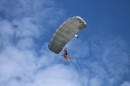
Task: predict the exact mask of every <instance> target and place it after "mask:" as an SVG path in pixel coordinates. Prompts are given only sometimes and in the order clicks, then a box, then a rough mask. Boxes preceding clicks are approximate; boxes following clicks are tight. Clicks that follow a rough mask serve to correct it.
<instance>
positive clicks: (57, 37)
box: [48, 16, 87, 54]
mask: <svg viewBox="0 0 130 86" xmlns="http://www.w3.org/2000/svg"><path fill="white" fill-rule="evenodd" d="M86 25H87V24H86V22H85V21H84V20H83V19H82V18H81V17H79V16H75V17H72V18H69V19H67V20H66V21H64V22H63V23H62V24H61V25H60V26H59V27H58V28H57V29H56V31H55V32H54V34H53V36H52V38H51V40H50V42H49V44H48V48H49V49H50V50H51V51H52V52H54V53H56V54H58V53H60V52H61V50H62V49H63V47H64V46H65V45H66V44H67V43H68V42H69V41H70V39H71V38H72V37H73V36H74V35H75V34H76V33H77V32H78V31H79V30H81V29H83V28H85V27H86Z"/></svg>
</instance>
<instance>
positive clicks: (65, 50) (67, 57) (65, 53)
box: [62, 48, 70, 61]
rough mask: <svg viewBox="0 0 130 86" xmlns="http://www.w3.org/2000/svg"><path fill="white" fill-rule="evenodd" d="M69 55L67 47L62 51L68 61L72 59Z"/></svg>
mask: <svg viewBox="0 0 130 86" xmlns="http://www.w3.org/2000/svg"><path fill="white" fill-rule="evenodd" d="M67 55H68V52H67V48H65V49H64V52H63V53H62V56H63V57H64V58H65V59H67V60H68V61H70V57H69V56H67Z"/></svg>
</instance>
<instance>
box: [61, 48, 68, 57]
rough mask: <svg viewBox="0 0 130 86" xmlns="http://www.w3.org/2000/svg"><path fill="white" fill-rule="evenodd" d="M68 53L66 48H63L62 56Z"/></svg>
mask: <svg viewBox="0 0 130 86" xmlns="http://www.w3.org/2000/svg"><path fill="white" fill-rule="evenodd" d="M67 54H68V52H67V48H65V49H64V52H63V53H62V56H66V55H67Z"/></svg>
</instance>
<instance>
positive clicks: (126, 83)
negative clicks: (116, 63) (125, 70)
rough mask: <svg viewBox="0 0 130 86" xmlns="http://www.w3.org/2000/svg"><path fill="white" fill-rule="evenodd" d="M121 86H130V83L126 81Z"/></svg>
mask: <svg viewBox="0 0 130 86" xmlns="http://www.w3.org/2000/svg"><path fill="white" fill-rule="evenodd" d="M120 86H130V82H128V81H125V82H124V83H122V84H121V85H120Z"/></svg>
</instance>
